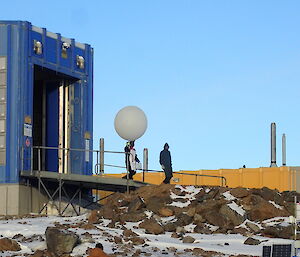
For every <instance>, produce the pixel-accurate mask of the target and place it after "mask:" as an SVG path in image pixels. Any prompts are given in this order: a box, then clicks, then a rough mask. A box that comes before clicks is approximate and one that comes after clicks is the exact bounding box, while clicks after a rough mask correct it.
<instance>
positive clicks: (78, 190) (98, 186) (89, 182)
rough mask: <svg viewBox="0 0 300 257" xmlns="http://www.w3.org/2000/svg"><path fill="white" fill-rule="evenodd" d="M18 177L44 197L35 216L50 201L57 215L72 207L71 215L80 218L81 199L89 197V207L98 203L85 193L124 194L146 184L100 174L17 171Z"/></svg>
mask: <svg viewBox="0 0 300 257" xmlns="http://www.w3.org/2000/svg"><path fill="white" fill-rule="evenodd" d="M20 176H21V177H23V178H24V180H25V184H27V185H33V184H35V185H36V186H37V187H38V190H39V193H41V191H43V192H44V193H45V194H46V195H47V197H48V201H47V202H46V203H42V205H41V208H40V210H39V213H42V211H43V210H44V209H45V208H46V207H47V206H48V204H49V203H50V201H52V204H53V205H54V206H55V208H56V209H57V211H58V213H59V215H61V216H62V215H63V214H64V213H65V211H66V209H67V207H68V206H72V207H73V210H74V212H75V213H76V214H77V215H80V211H81V210H80V206H82V204H81V203H82V200H83V198H84V199H87V198H89V199H90V200H89V202H90V204H94V203H97V202H98V201H99V200H101V199H96V200H94V199H93V198H92V195H91V194H90V195H89V197H88V194H87V192H91V189H95V190H104V191H111V192H126V191H127V192H128V191H130V190H135V189H137V188H139V187H142V186H146V185H148V184H147V183H144V182H140V181H134V180H127V179H122V178H114V177H107V176H101V175H99V176H89V175H79V174H64V173H57V172H49V171H21V173H20ZM62 199H67V200H68V201H67V205H66V206H65V207H64V208H63V207H62ZM55 200H56V201H58V204H55ZM74 200H76V201H77V202H78V203H79V207H77V208H76V206H75V205H74V204H73V202H74ZM82 207H84V206H82ZM86 207H87V206H86Z"/></svg>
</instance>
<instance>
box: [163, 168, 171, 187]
mask: <svg viewBox="0 0 300 257" xmlns="http://www.w3.org/2000/svg"><path fill="white" fill-rule="evenodd" d="M164 172H165V176H166V178H165V179H164V181H163V183H164V184H170V180H171V178H172V177H173V170H172V167H167V166H165V168H164Z"/></svg>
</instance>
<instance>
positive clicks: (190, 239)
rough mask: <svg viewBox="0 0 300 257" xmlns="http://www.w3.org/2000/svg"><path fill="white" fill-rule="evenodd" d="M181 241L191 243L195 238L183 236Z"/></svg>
mask: <svg viewBox="0 0 300 257" xmlns="http://www.w3.org/2000/svg"><path fill="white" fill-rule="evenodd" d="M182 242H183V243H185V244H192V243H194V242H195V238H193V237H191V236H185V237H184V238H182Z"/></svg>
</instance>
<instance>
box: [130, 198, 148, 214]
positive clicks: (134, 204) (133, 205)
mask: <svg viewBox="0 0 300 257" xmlns="http://www.w3.org/2000/svg"><path fill="white" fill-rule="evenodd" d="M145 207H146V205H145V202H144V201H143V200H142V199H141V198H140V197H137V198H135V199H134V200H133V201H131V202H130V203H129V205H128V212H136V211H138V210H141V209H143V208H145Z"/></svg>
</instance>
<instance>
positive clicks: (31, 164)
mask: <svg viewBox="0 0 300 257" xmlns="http://www.w3.org/2000/svg"><path fill="white" fill-rule="evenodd" d="M30 154H31V156H30V171H31V174H32V173H33V147H32V146H31V149H30Z"/></svg>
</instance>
